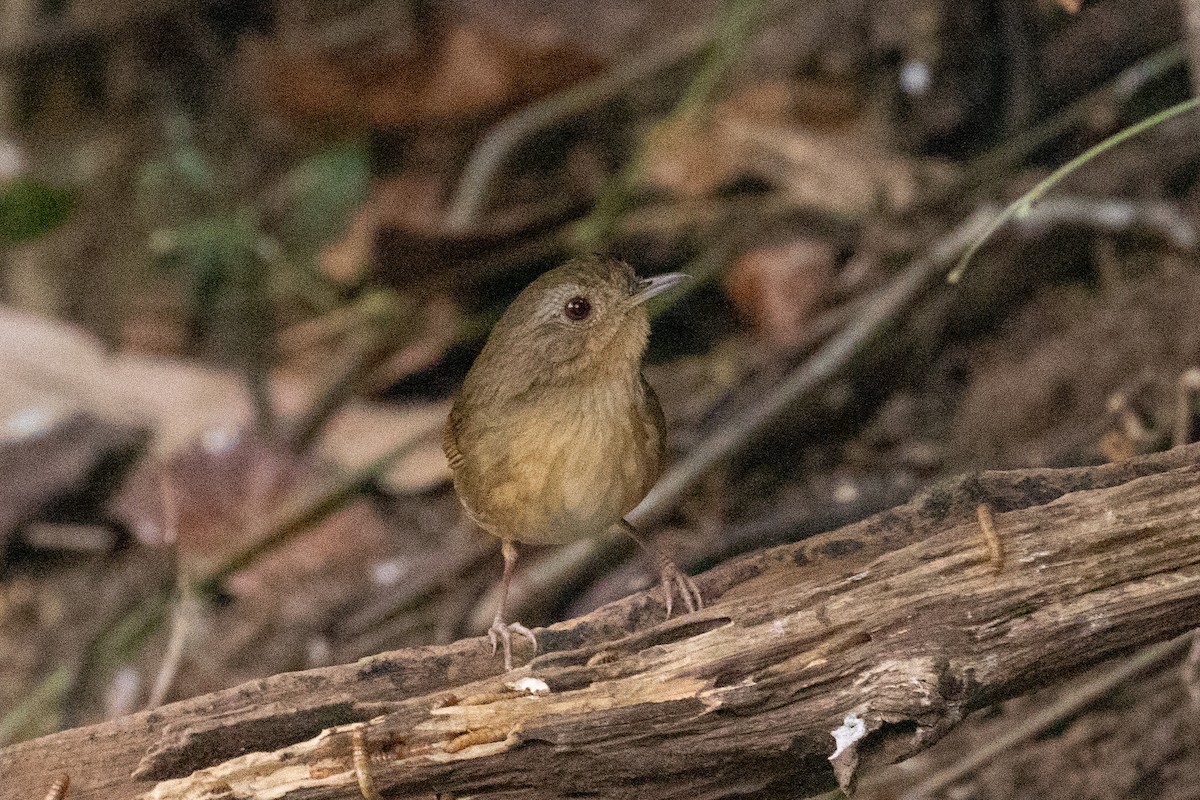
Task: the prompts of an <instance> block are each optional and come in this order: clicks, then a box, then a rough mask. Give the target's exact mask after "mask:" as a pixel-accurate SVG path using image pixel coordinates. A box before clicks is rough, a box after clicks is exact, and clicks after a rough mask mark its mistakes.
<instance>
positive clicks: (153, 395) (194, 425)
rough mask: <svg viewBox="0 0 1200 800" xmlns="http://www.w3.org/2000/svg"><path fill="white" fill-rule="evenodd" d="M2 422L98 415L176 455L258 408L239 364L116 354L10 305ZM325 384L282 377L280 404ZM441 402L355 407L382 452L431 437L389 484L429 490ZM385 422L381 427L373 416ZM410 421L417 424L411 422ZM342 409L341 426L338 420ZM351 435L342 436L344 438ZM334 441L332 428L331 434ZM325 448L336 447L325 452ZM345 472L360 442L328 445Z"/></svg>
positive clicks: (298, 402)
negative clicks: (229, 366)
mask: <svg viewBox="0 0 1200 800" xmlns="http://www.w3.org/2000/svg"><path fill="white" fill-rule="evenodd" d="M0 375H2V376H4V377H3V380H2V382H0V415H2V416H0V419H3V420H7V421H8V423H7V424H8V425H9V426H10V427H11V426H13V425H18V426H19V425H32V424H37V425H39V426H47V427H52V426H53V424H55V423H56V422H58V421H61V420H65V419H67V418H70V417H72V416H74V415H76V414H89V415H92V416H95V417H97V418H99V419H101V420H106V421H108V422H110V423H113V424H116V425H119V426H122V427H127V428H134V429H149V430H150V431H152V433H153V437H154V438H153V448H152V450H153V452H152V456H153V457H154V458H156V459H159V460H166V459H169V458H170V457H171V456H172V455H173V454H174V453H176V452H178V451H180V450H182V449H184V448H187V447H191V446H193V445H195V444H196V443H200V444H201V445H202V446H204V447H208V448H210V449H211V448H214V447H218V446H219V445H220V443H221V442H227V441H233V440H236V439H237V437H238V435H239V434H240V432H241V431H243V430H245V429H246V428H247V427H248V426H249V425H250V424H251V422H252V420H253V405H252V403H251V400H250V397H249V393H248V392H247V390H246V386H245V381H244V380H243V378H242V377H241V376H240V375H239V374H237V373H234V372H232V371H228V370H217V369H213V368H209V367H203V366H199V365H197V364H194V363H190V362H182V361H175V360H170V359H154V358H145V357H141V356H135V355H122V354H109V353H108V352H107V350H106V349H105V347H104V346H103V344H102V343H101V342H100V341H99V340H98V339H96V338H95V337H92V336H90V335H89V334H87V333H84V332H83V331H81V330H79V329H78V328H75V327H74V326H71V325H67V324H65V323H60V322H55V321H53V320H48V319H45V318H42V317H37V316H35V315H31V314H26V313H23V312H19V311H14V310H12V309H9V308H5V307H0ZM314 391H315V388H314V385H313V384H312V383H311V379H310V380H309V381H305V380H302V379H299V378H295V377H289V378H281V379H278V380H275V381H274V382H273V384H272V396H273V400H274V405H275V407H276V409H278V410H279V412H280V413H281V414H282V415H285V416H286V415H293V414H297V413H299V412H300V411H302V410H303V409H304V408H306V407H307V404H308V403H309V402H311V399H312V396H313V394H314ZM434 408H438V409H440V407H437V406H407V407H404V408H402V409H398V408H396V407H394V406H388V405H385V404H382V403H368V402H366V401H362V402H361V403H358V404H356V405H355V406H354V409H355V410H354V411H353V412H350V411H349V410H343V411H342V412H341V413H342V414H346V413H351V414H353V416H354V419H355V424H354V426H353V428H354V431H356V433H355V434H354V435H359V432H360V433H361V435H362V436H364V438H366V439H369V440H370V446H372V447H378V448H379V450H380V452H382V451H383V450H387V449H391V448H394V447H397V446H399V445H400V444H401V443H403V442H404V441H407V440H408V439H410V438H413V437H424V438H425V439H426V440H427V442H426V443H425V444H423V445H422V446H421V448H420V449H419V450H418V454H416V455H414V456H413V457H412V463H413V464H414V465H419V467H420V468H419V470H417V472H415V473H414V474H413V475H412V476H411V480H412V483H411V484H410V483H409V481H410V476H408V474H407V473H406V472H405V471H404V469H403V468H400V467H398V468H397V469H395V470H393V471H392V472H391V473H389V480H388V485H389V486H390V487H391V488H393V489H395V490H397V491H405V490H410V489H414V488H425V487H427V486H429V485H430V482H431V481H432V480H434V479H433V478H432V477H431V475H432V471H431V469H430V468H429V464H431V463H433V461H434V460H435V459H436V458H440V457H441V455H440V453H441V446H440V444H439V437H438V431H439V430H440V425H441V423H440V421H438V422H436V424H435V419H436V417H437V416H438V415H439V414H440V415H442V416H443V418H444V414H445V411H444V409H440V410H438V411H436V413H435V412H434V411H433V410H432V409H434ZM371 420H374V421H375V423H376V426H377V427H376V428H375V430H374V432H371V431H370V430H369V429H370V423H371ZM405 420H407V422H406V421H405ZM338 424H339V423H338V419H337V416H335V417H334V420H333V423H332V426H331V427H332V428H333V429H335V430H336V429H337V427H338ZM347 435H350V434H341V436H342V437H343V438H344V437H345V436H347ZM326 438H328V434H327V437H326ZM322 452H326V451H324V450H322ZM328 452H329V453H330V455H331V456H332V457H333V458H334V461H335V463H338V465H339V466H341V467H342V468H344V469H352V468H353V467H355V466H358V465H359V464H360V463H361V462H360V461H359V460H356V459H353V458H351V459H350V460H349V461H348V462H347V463H341V462H338V460H337V459H338V458H340V457H342V456H343V455H344V454H346V453H347V452H353V447H352V443H351V442H341V443H339V447H334V448H332V449H331V450H329V451H328Z"/></svg>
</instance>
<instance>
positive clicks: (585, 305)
mask: <svg viewBox="0 0 1200 800" xmlns="http://www.w3.org/2000/svg"><path fill="white" fill-rule="evenodd" d="M591 313H592V304H591V301H589V300H588V299H587V298H586V297H584V296H582V295H575V296H574V297H572V298H571V299H570V300H568V301H567V302H566V303H565V304H564V305H563V314H564V315H565V316H566V318H567V319H569V320H571V321H572V322H583V321H584V320H585V319H587V318H588V316H589V315H590V314H591Z"/></svg>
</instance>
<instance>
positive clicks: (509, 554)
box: [487, 539, 537, 672]
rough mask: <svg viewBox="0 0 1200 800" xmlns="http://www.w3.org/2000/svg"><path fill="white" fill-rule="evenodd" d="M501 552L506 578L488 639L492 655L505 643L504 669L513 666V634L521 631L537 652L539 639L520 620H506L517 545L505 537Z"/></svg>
mask: <svg viewBox="0 0 1200 800" xmlns="http://www.w3.org/2000/svg"><path fill="white" fill-rule="evenodd" d="M500 552H501V553H502V554H503V555H504V578H503V579H502V581H501V583H500V605H498V606H497V607H496V618H495V619H494V620H492V627H491V628H489V629H488V633H487V636H488V641H489V642H491V643H492V655H495V654H496V647H497V645H498V644H499V643H503V644H504V671H505V672H507V671H509V670H511V669H512V668H513V665H512V634H514V633H519V634H521V635H522V636H524V637H525V638H526V639H528V640H529V641H531V642H533V651H534V652H535V653H536V652H537V639H535V638H534V637H533V632H532V631H530V630H529V628H526V627H525V626H524V625H522V624H521V623H519V622H505V621H504V617H505V616H506V615H505V606H506V605H507V604H508V585H509V584H510V583H512V574H513V567H514V566H515V565H516V563H517V546H516V545H515V544H513V543H512V542H510V541H508V540H507V539H504V540H503V541H502V542H501V544H500Z"/></svg>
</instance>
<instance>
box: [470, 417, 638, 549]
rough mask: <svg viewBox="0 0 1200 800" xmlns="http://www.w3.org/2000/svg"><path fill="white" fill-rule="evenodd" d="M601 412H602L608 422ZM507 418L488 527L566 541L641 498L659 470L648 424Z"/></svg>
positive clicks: (541, 540)
mask: <svg viewBox="0 0 1200 800" xmlns="http://www.w3.org/2000/svg"><path fill="white" fill-rule="evenodd" d="M601 420H605V421H604V423H602V422H601ZM513 423H514V424H512V425H510V426H506V427H507V430H506V431H505V434H506V435H507V436H506V438H507V447H506V448H505V449H506V458H505V459H504V462H503V465H497V467H499V473H500V474H499V475H497V477H501V478H502V479H501V480H499V481H497V482H496V483H495V484H494V485H493V486H492V488H491V490H490V491H489V492H488V496H487V499H486V503H485V505H486V507H487V508H486V509H485V514H486V516H488V517H489V518H490V519H491V520H492V521H493V522H494V523H502V524H493V525H489V526H488V527H489V528H491V529H492V533H494V534H496V535H498V536H501V537H503V538H509V539H514V540H517V541H522V542H531V543H534V544H561V543H564V542H569V541H573V540H575V539H580V538H584V537H587V536H595V535H597V534H600V533H602V532H604V530H605V529H607V528H608V527H609V526H610V525H612V524H613V523H615V522H617V521H618V520H620V519H621V517H622V516H624V515H625V513H626V512H628V511H629V510H630V509H632V508H633V506H635V505H636V504H637V503H638V501H639V500H641V499H642V496H643V494H644V493H645V491H646V487H647V486H648V485H649V483H650V481H651V479H652V478H653V476H654V475H655V474H656V473H657V470H658V463H657V462H658V454H657V449H656V448H653V449H652V448H651V446H650V444H649V442H648V441H647V437H646V435H645V432H644V430H642V429H640V428H639V427H635V426H634V425H631V424H612V423H613V420H612V418H611V416H610V417H607V418H605V417H604V416H603V415H601V416H600V417H599V418H597V416H596V415H583V414H579V413H572V414H564V415H561V416H558V417H557V418H555V417H553V416H551V417H550V418H547V416H546V415H544V414H541V415H538V417H537V418H532V419H518V420H514V421H513Z"/></svg>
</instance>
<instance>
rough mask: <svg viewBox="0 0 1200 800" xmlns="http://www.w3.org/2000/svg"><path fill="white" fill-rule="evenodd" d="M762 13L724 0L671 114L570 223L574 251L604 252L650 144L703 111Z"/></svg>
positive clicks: (752, 0)
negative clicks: (702, 56)
mask: <svg viewBox="0 0 1200 800" xmlns="http://www.w3.org/2000/svg"><path fill="white" fill-rule="evenodd" d="M762 11H763V3H762V1H761V0H726V2H725V3H724V5H723V7H722V10H721V15H720V18H719V19H718V20H717V23H716V27H715V30H716V35H715V37H714V38H713V39H712V41H711V42H709V43H708V45H707V46H706V48H705V49H706V50H707V51H708V52H707V55H706V57H705V59H704V62H703V64H702V65H701V67H700V69H699V70H697V71H696V74H695V75H694V76H693V77H692V81H691V83H690V84H689V85H688V88H687V91H686V92H684V95H683V97H682V98H680V100H679V102H678V103H676V105H675V108H674V109H672V111H671V113H670V114H668V115H667V116H665V117H663V118H662V119H660V120H658V122H656V123H655V124H654V126H653V127H652V128H651V129H650V130H649V131H648V132H646V133H645V134H643V135H642V137H641V140H640V142H639V144H638V147H637V151H636V152H635V153H634V154H633V156H632V157H631V158H630V159H629V160H628V161H627V162H626V163H625V164H624V165H623V166H622V167H621V169H619V170H618V171H617V172H616V174H614V175H613V176H612V177H610V178H609V179H608V181H607V182H606V183H605V185H604V186H603V187H602V188H601V190H600V193H599V195H598V196H597V197H596V202H595V205H594V206H593V207H592V211H591V213H590V214H588V216H587V217H585V218H584V219H582V220H580V221H579V222H578V223H577V224H576V225H575V228H574V237H573V238H574V244H575V248H574V249H575V250H576V251H577V252H581V253H589V252H594V251H602V250H604V249H605V246H606V245H607V243H608V241H609V239H611V238H612V234H613V230H614V228H615V226H616V225H617V222H618V221H619V220H620V218H621V217H622V216H623V215H624V214H625V213H626V212H627V210H628V209H629V206H630V205H631V204H632V199H633V193H634V190H635V187H636V185H637V183H638V181H639V179H640V178H641V176H642V173H643V172H645V168H646V160H647V158H648V155H649V151H650V146H651V142H653V141H655V139H656V138H657V137H658V136H659V135H660V133H661V132H662V131H665V130H667V129H668V128H670V127H671V126H673V125H678V124H685V123H686V122H687V121H689V120H694V119H696V118H697V117H700V116H702V115H703V114H705V113H707V112H708V110H709V109H710V108H711V106H712V103H713V101H714V100H715V98H716V93H717V89H718V88H719V86H720V85H721V83H722V82H723V81H724V79H725V77H726V75H727V74H728V73H729V71H730V69H731V68H732V67H733V65H734V64H735V63H736V62H737V60H738V58H740V57H741V54H742V53H743V51H744V50H745V48H746V45H747V43H748V42H749V40H750V36H751V34H752V33H753V32H754V31H755V30H757V29H758V26H759V24H760V23H761V21H762V20H763V17H764V15H763V13H762Z"/></svg>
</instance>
